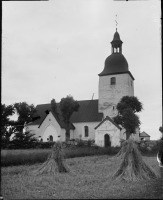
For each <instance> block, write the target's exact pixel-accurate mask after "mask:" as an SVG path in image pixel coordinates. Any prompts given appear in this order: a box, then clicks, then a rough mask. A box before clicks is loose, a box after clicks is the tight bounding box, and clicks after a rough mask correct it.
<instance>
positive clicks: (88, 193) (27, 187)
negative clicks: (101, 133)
mask: <svg viewBox="0 0 163 200" xmlns="http://www.w3.org/2000/svg"><path fill="white" fill-rule="evenodd" d="M143 159H145V161H146V162H147V163H148V164H149V165H151V166H152V167H153V168H154V169H155V170H156V171H157V172H158V173H160V168H159V167H158V163H157V160H156V157H143ZM66 162H67V164H68V165H69V167H70V169H71V172H72V173H70V174H68V173H67V174H65V173H64V174H58V175H41V176H33V175H29V174H28V173H29V172H31V171H32V170H34V169H36V168H37V167H38V166H40V165H41V164H35V165H30V166H13V167H2V168H1V173H2V177H1V181H2V182H1V189H2V196H3V197H4V199H88V198H89V199H106V198H107V199H118V198H119V199H136V198H137V199H141V198H142V199H162V198H163V196H162V197H161V179H157V180H151V181H140V182H132V183H126V182H124V181H114V180H113V179H112V178H111V176H112V174H113V172H114V171H115V170H116V168H117V167H118V164H119V162H118V160H116V159H115V158H114V157H113V156H107V155H104V156H87V157H82V158H71V159H66Z"/></svg>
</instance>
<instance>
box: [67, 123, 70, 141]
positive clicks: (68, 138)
mask: <svg viewBox="0 0 163 200" xmlns="http://www.w3.org/2000/svg"><path fill="white" fill-rule="evenodd" d="M69 140H70V129H69V122H67V123H66V141H69Z"/></svg>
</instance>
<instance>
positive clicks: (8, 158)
mask: <svg viewBox="0 0 163 200" xmlns="http://www.w3.org/2000/svg"><path fill="white" fill-rule="evenodd" d="M119 149H120V147H107V148H104V147H98V148H94V147H74V148H64V153H65V158H74V157H83V156H91V155H105V154H107V155H115V154H116V153H118V151H119ZM50 153H51V149H22V150H19V149H18V150H2V151H1V166H4V167H5V166H6V167H7V166H16V165H31V164H37V163H41V162H44V161H46V159H47V157H48V155H49V154H50Z"/></svg>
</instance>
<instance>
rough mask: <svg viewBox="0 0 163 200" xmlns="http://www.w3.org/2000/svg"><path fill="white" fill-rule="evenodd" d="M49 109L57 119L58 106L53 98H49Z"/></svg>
mask: <svg viewBox="0 0 163 200" xmlns="http://www.w3.org/2000/svg"><path fill="white" fill-rule="evenodd" d="M51 109H52V112H53V113H54V114H55V115H56V117H57V118H58V119H59V111H58V107H57V103H56V101H55V99H52V100H51Z"/></svg>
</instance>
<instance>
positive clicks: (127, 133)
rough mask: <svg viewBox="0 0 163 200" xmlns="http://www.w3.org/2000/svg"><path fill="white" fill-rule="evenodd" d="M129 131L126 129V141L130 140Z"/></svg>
mask: <svg viewBox="0 0 163 200" xmlns="http://www.w3.org/2000/svg"><path fill="white" fill-rule="evenodd" d="M130 135H131V134H130V131H129V130H127V129H126V140H129V139H130Z"/></svg>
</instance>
